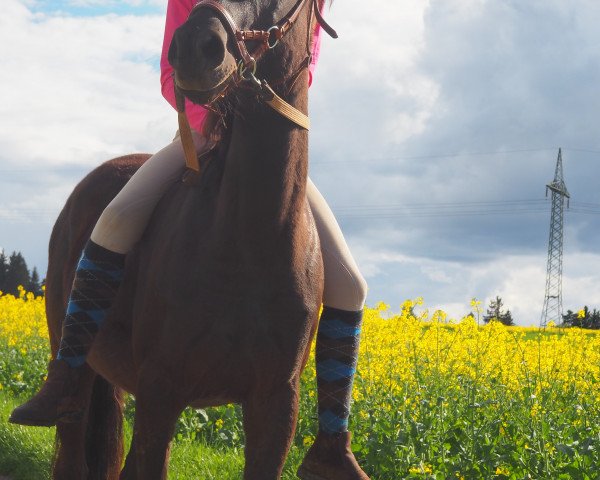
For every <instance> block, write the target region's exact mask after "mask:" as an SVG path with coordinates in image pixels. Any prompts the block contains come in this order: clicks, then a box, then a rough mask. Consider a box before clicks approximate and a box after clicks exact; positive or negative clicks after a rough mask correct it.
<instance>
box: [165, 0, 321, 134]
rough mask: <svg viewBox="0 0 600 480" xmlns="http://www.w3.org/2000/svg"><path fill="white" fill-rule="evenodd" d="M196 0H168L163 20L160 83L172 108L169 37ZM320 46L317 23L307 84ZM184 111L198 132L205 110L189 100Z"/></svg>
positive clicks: (173, 94) (173, 102)
mask: <svg viewBox="0 0 600 480" xmlns="http://www.w3.org/2000/svg"><path fill="white" fill-rule="evenodd" d="M196 3H197V0H169V3H168V5H167V19H166V22H165V38H164V40H163V48H162V54H161V56H160V84H161V91H162V94H163V97H165V98H166V99H167V101H168V102H169V103H170V104H171V106H172V107H173V108H177V107H176V104H175V92H174V90H173V77H172V73H173V67H171V65H170V64H169V60H168V54H169V46H170V45H171V39H172V38H173V34H174V33H175V30H176V29H177V28H178V27H179V26H180V25H182V24H183V23H184V22H185V21H186V20H187V18H188V16H189V14H190V12H191V11H192V8H193V7H194V5H196ZM320 46H321V27H320V26H319V25H318V24H317V28H316V29H315V34H314V35H313V40H312V45H311V52H312V61H311V63H310V66H309V67H308V73H309V76H308V84H309V85H310V84H311V83H312V77H313V73H314V71H315V67H316V65H317V59H318V57H319V50H320ZM185 112H186V114H187V117H188V121H189V122H190V126H191V127H192V128H193V129H194V130H196V131H198V132H200V131H201V130H202V124H203V123H204V119H205V118H206V114H207V110H206V109H205V108H204V107H202V106H200V105H195V104H193V103H192V102H190V101H189V100H187V99H186V101H185Z"/></svg>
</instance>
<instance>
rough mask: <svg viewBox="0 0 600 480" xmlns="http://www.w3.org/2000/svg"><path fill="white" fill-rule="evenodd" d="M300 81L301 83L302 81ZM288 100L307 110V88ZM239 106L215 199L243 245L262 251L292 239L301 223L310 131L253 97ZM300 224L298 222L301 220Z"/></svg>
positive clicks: (302, 87)
mask: <svg viewBox="0 0 600 480" xmlns="http://www.w3.org/2000/svg"><path fill="white" fill-rule="evenodd" d="M303 80H304V81H303ZM297 84H301V85H306V86H299V87H296V88H295V89H294V91H293V92H292V93H291V94H290V95H288V96H286V100H287V101H288V102H289V103H291V104H292V105H294V106H295V107H296V108H298V109H300V110H301V111H303V112H306V111H307V103H308V98H307V97H308V86H307V82H306V79H305V78H300V79H299V80H298V82H297ZM247 100H248V102H247V103H246V102H245V101H244V100H242V101H241V103H240V105H239V107H238V109H237V112H236V115H235V119H234V120H233V125H232V133H231V142H230V145H229V149H228V152H227V158H226V167H225V172H224V176H223V180H222V184H221V192H220V198H219V210H220V217H221V219H223V220H224V224H223V226H225V227H226V225H225V224H226V223H229V222H233V224H234V225H235V226H234V227H233V228H231V226H230V227H228V228H227V227H226V228H225V231H227V232H229V233H232V232H235V233H234V234H235V235H241V236H243V238H244V239H245V241H247V242H251V241H257V242H261V244H262V245H263V246H262V248H264V246H265V242H266V243H267V244H269V243H270V242H271V241H278V240H280V239H281V238H282V236H283V237H288V236H289V235H290V234H293V230H294V229H295V228H298V227H299V226H301V225H302V224H303V222H302V220H301V219H302V218H303V212H304V208H305V205H306V180H307V170H308V132H306V131H304V130H302V129H300V128H298V127H296V126H295V125H293V124H292V123H291V122H290V121H288V120H287V119H285V118H284V117H282V116H280V115H279V114H278V113H276V112H274V111H273V110H271V109H270V108H269V107H268V106H267V105H265V104H262V103H261V104H257V102H258V100H256V99H255V98H252V99H247ZM299 219H300V221H299Z"/></svg>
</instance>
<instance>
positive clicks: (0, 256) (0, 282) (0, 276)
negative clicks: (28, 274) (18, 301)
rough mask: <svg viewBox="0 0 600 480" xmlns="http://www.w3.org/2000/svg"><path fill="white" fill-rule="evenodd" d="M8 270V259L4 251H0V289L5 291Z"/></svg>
mask: <svg viewBox="0 0 600 480" xmlns="http://www.w3.org/2000/svg"><path fill="white" fill-rule="evenodd" d="M7 271H8V259H7V258H6V255H4V251H0V291H2V292H6V272H7Z"/></svg>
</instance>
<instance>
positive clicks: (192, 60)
mask: <svg viewBox="0 0 600 480" xmlns="http://www.w3.org/2000/svg"><path fill="white" fill-rule="evenodd" d="M321 3H322V2H321V1H320V0H257V1H254V2H243V1H239V0H228V1H227V0H224V1H221V2H218V1H215V0H202V1H200V2H198V3H197V4H196V6H195V7H194V8H193V10H192V12H191V13H190V15H189V17H188V19H187V21H186V22H185V23H184V24H183V25H181V26H180V27H179V28H178V29H177V30H176V31H175V34H174V36H173V40H172V42H171V46H170V49H169V55H168V58H169V62H170V63H171V65H172V66H173V69H174V80H175V84H176V86H177V87H178V88H179V89H180V91H181V92H182V93H183V94H184V95H185V96H186V97H188V98H189V99H190V100H192V101H193V102H194V103H199V104H210V103H212V102H213V101H214V100H216V99H218V98H220V97H221V96H223V95H224V93H225V92H226V91H227V90H228V88H229V87H231V86H232V85H239V84H240V83H241V82H242V81H244V80H247V81H248V80H254V82H255V85H256V84H258V83H259V82H258V81H257V79H256V77H255V75H257V70H260V76H261V78H266V79H269V81H273V80H274V81H276V82H278V83H279V82H285V81H286V80H288V79H289V78H290V77H291V76H293V78H294V79H295V78H296V77H297V76H298V75H299V74H300V73H301V71H302V70H304V69H305V68H306V67H308V64H309V63H310V58H311V56H310V40H311V35H312V33H313V29H312V23H313V17H314V16H315V15H316V19H317V21H319V23H321V25H323V26H324V28H325V30H326V31H327V32H328V33H330V35H333V36H335V32H334V31H333V30H332V29H331V27H329V26H328V25H327V24H326V23H325V22H324V21H323V19H322V16H321V14H320V11H319V8H320V4H321ZM288 32H289V35H288ZM284 37H285V38H284ZM302 42H304V43H305V44H306V45H305V48H301V47H300V44H301V43H302ZM278 46H279V48H277V47H278ZM299 47H300V48H299ZM276 49H277V50H276ZM302 56H303V58H298V57H302ZM259 61H260V66H259Z"/></svg>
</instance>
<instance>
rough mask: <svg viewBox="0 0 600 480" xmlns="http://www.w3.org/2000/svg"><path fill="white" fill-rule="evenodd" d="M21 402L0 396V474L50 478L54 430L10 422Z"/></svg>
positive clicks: (17, 479) (14, 478) (21, 479)
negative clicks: (11, 413)
mask: <svg viewBox="0 0 600 480" xmlns="http://www.w3.org/2000/svg"><path fill="white" fill-rule="evenodd" d="M17 404H18V402H17V400H15V399H14V398H12V397H9V396H8V395H5V394H1V395H0V474H4V475H10V478H11V480H43V479H48V478H50V474H49V472H50V460H51V458H52V448H53V445H54V429H49V428H26V427H20V426H16V425H12V424H10V423H8V422H7V419H8V417H9V415H10V412H11V411H12V409H13V408H14V407H16V406H17Z"/></svg>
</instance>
